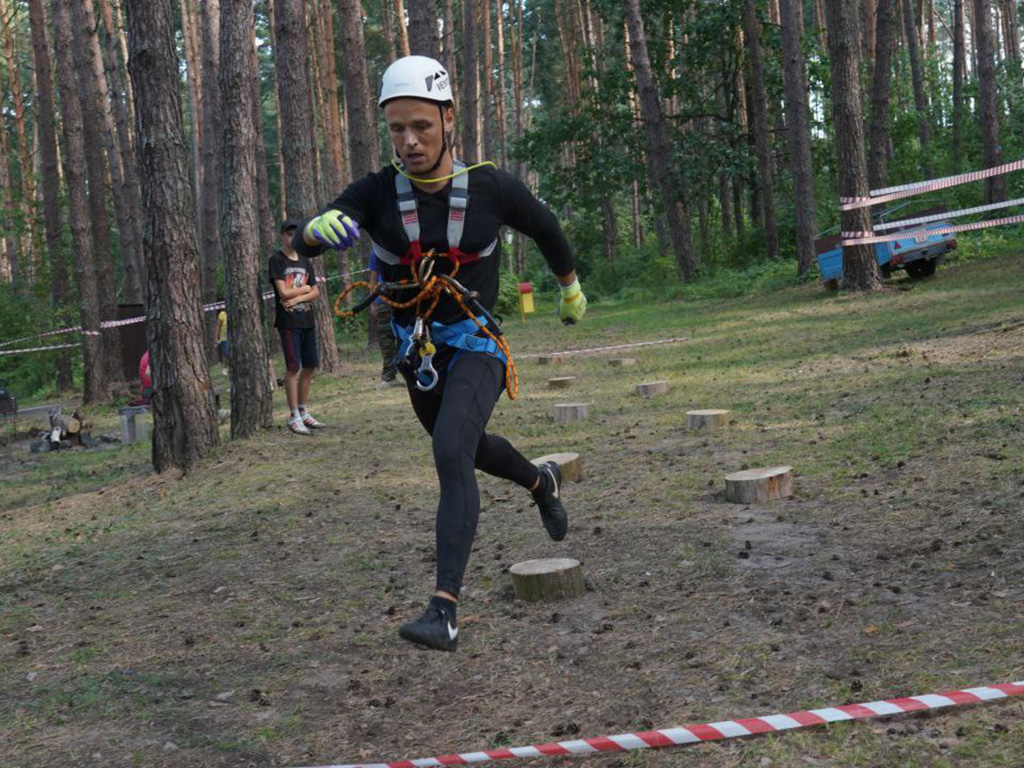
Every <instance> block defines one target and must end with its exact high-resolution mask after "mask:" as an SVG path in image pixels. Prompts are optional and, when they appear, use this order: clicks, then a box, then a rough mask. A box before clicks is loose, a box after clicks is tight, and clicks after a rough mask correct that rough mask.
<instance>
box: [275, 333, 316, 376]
mask: <svg viewBox="0 0 1024 768" xmlns="http://www.w3.org/2000/svg"><path fill="white" fill-rule="evenodd" d="M277 332H278V333H280V334H281V349H283V350H284V362H285V365H286V366H287V367H288V371H289V372H290V373H295V372H296V371H297V370H299V369H300V368H317V367H319V366H320V357H319V354H318V353H317V351H316V328H278V329H277Z"/></svg>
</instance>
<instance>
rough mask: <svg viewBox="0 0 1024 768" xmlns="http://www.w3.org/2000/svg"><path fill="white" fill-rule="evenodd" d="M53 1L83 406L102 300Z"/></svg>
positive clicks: (65, 55)
mask: <svg viewBox="0 0 1024 768" xmlns="http://www.w3.org/2000/svg"><path fill="white" fill-rule="evenodd" d="M72 2H73V0H54V3H53V39H54V40H56V41H64V43H65V44H57V45H56V50H57V61H56V65H57V86H58V88H59V89H60V101H61V107H62V117H63V120H62V124H63V128H64V165H65V167H64V178H65V180H66V181H67V192H68V220H69V222H70V224H71V240H72V246H73V248H74V252H75V278H76V282H77V287H78V310H79V315H80V316H81V324H82V328H83V329H84V333H83V338H82V358H83V369H84V371H83V375H84V383H83V393H82V400H83V402H84V403H86V404H92V403H98V402H100V401H101V400H102V399H103V398H104V396H105V394H106V393H105V392H104V376H103V370H102V368H103V364H104V363H103V348H102V344H101V342H100V301H99V294H98V292H97V285H96V272H95V269H94V266H93V254H92V245H93V241H92V236H91V234H90V232H89V201H88V199H87V197H88V193H87V191H86V178H85V137H84V127H83V125H82V123H83V119H82V104H81V101H80V100H79V98H78V92H77V90H76V86H75V62H74V56H73V53H72V51H71V46H70V45H67V44H66V43H67V41H69V40H71V39H72V38H71V3H72Z"/></svg>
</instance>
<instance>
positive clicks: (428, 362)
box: [416, 339, 438, 392]
mask: <svg viewBox="0 0 1024 768" xmlns="http://www.w3.org/2000/svg"><path fill="white" fill-rule="evenodd" d="M436 353H437V347H435V346H434V343H433V342H432V341H430V340H429V339H428V340H427V342H426V343H425V344H424V345H423V346H422V347H421V348H420V367H419V368H418V369H417V370H416V389H418V390H420V392H429V391H430V390H432V389H433V388H434V387H436V386H437V380H438V375H437V371H436V370H434V355H435V354H436ZM421 376H425V377H427V383H426V384H423V383H422V382H421V379H420V377H421Z"/></svg>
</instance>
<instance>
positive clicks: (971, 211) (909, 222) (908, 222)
mask: <svg viewBox="0 0 1024 768" xmlns="http://www.w3.org/2000/svg"><path fill="white" fill-rule="evenodd" d="M1018 205H1024V197H1019V198H1017V199H1016V200H1007V201H1005V202H1002V203H991V204H989V205H978V206H975V207H974V208H961V209H960V210H958V211H953V212H951V213H947V212H943V213H933V214H930V215H928V216H919V217H917V218H916V219H905V220H903V221H888V222H885V223H883V224H876V225H875V227H874V229H875V232H885V231H887V230H890V229H906V228H907V227H912V226H914V225H916V224H929V223H931V222H933V221H943V220H944V219H959V218H960V217H961V216H973V215H975V214H978V213H988V212H989V211H998V210H1000V209H1002V208H1015V207H1016V206H1018ZM844 237H845V235H844Z"/></svg>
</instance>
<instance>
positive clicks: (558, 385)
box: [548, 376, 576, 389]
mask: <svg viewBox="0 0 1024 768" xmlns="http://www.w3.org/2000/svg"><path fill="white" fill-rule="evenodd" d="M574 381H576V377H575V376H558V377H556V378H554V379H548V388H549V389H568V388H569V387H571V386H572V383H573V382H574Z"/></svg>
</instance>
